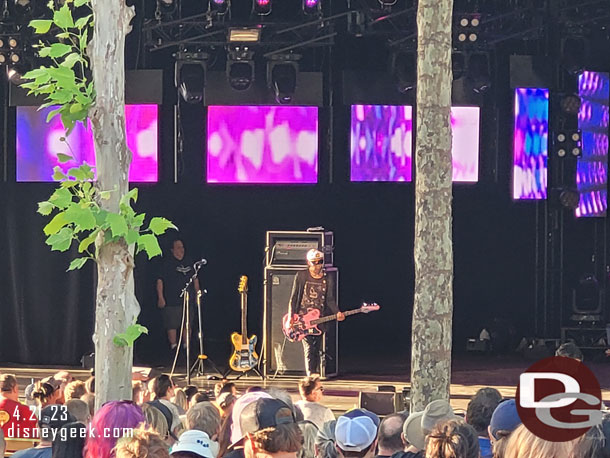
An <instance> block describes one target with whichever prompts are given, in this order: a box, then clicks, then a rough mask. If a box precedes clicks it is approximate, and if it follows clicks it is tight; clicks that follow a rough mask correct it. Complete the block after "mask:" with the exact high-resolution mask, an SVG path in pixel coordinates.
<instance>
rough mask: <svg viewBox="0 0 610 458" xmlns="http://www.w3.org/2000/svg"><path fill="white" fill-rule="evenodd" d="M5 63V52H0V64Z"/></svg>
mask: <svg viewBox="0 0 610 458" xmlns="http://www.w3.org/2000/svg"><path fill="white" fill-rule="evenodd" d="M2 64H6V54H4V53H0V65H2Z"/></svg>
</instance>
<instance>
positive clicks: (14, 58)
mask: <svg viewBox="0 0 610 458" xmlns="http://www.w3.org/2000/svg"><path fill="white" fill-rule="evenodd" d="M9 59H10V61H11V63H13V64H16V63H18V62H19V61H20V60H21V56H20V55H19V54H17V53H15V52H12V53H11V55H10V57H9Z"/></svg>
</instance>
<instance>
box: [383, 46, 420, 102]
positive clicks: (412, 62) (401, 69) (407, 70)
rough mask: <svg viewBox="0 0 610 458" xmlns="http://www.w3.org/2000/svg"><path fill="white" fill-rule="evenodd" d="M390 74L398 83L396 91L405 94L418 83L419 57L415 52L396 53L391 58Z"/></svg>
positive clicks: (400, 51)
mask: <svg viewBox="0 0 610 458" xmlns="http://www.w3.org/2000/svg"><path fill="white" fill-rule="evenodd" d="M390 59H391V60H390V72H391V73H392V75H393V76H394V80H395V81H396V89H398V92H400V93H401V94H404V93H405V92H407V91H410V90H411V89H414V88H415V86H416V83H417V56H416V54H415V52H413V51H403V50H398V51H394V52H393V53H392V54H391V57H390Z"/></svg>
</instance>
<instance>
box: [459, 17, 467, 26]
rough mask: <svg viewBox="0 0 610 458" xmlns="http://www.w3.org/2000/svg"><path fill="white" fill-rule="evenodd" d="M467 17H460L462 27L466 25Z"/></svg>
mask: <svg viewBox="0 0 610 458" xmlns="http://www.w3.org/2000/svg"><path fill="white" fill-rule="evenodd" d="M468 22H469V21H468V18H465V17H463V18H462V19H460V25H461V26H462V27H468Z"/></svg>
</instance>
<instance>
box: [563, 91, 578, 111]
mask: <svg viewBox="0 0 610 458" xmlns="http://www.w3.org/2000/svg"><path fill="white" fill-rule="evenodd" d="M580 103H581V101H580V97H579V96H577V95H574V94H568V95H566V96H564V97H563V98H562V99H561V102H560V105H561V109H562V110H563V111H564V113H566V114H571V115H577V114H578V112H579V111H580Z"/></svg>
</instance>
